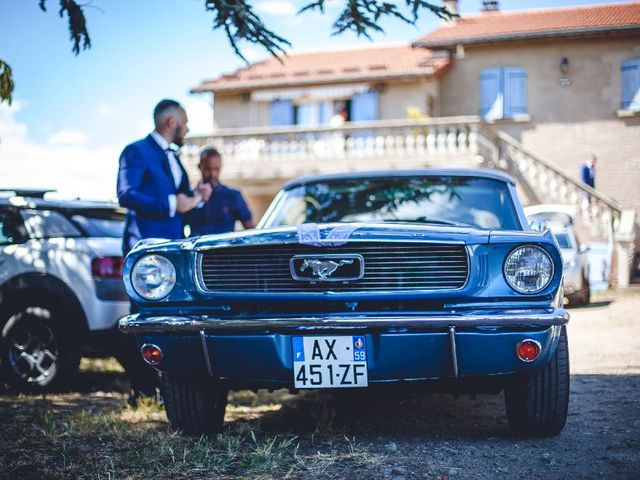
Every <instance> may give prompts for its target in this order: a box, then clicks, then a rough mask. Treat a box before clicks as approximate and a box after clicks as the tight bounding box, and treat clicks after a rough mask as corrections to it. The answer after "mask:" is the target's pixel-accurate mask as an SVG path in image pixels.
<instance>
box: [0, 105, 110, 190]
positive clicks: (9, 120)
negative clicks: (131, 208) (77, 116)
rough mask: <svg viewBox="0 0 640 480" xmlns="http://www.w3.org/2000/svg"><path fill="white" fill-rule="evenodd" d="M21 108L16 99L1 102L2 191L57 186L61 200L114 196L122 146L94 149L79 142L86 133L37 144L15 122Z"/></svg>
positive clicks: (70, 133)
mask: <svg viewBox="0 0 640 480" xmlns="http://www.w3.org/2000/svg"><path fill="white" fill-rule="evenodd" d="M20 108H21V104H20V103H19V102H17V101H16V102H14V104H13V106H11V107H9V106H7V105H6V104H0V187H5V188H6V187H9V188H17V187H23V188H54V189H56V190H57V191H58V195H57V196H58V197H60V198H76V197H80V198H85V199H94V200H111V199H113V198H114V197H115V184H116V174H117V171H118V156H119V154H120V150H121V146H103V147H99V148H90V147H88V146H86V145H83V144H82V143H78V141H79V140H86V135H84V134H83V133H82V132H75V131H71V130H66V131H60V132H58V133H57V134H54V135H52V136H51V138H50V140H53V142H50V143H46V144H44V143H37V142H34V141H33V140H31V139H30V138H29V134H28V131H27V127H26V125H25V124H24V123H20V122H19V121H18V120H17V118H16V114H17V113H18V111H19V110H20ZM78 134H81V135H78ZM74 142H75V143H74Z"/></svg>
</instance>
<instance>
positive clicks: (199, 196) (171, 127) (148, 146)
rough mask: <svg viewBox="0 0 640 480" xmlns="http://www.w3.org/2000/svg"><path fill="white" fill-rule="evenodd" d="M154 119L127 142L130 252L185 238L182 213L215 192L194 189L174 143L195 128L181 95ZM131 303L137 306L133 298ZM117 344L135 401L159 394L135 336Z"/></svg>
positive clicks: (124, 190)
mask: <svg viewBox="0 0 640 480" xmlns="http://www.w3.org/2000/svg"><path fill="white" fill-rule="evenodd" d="M153 121H154V125H155V129H154V131H153V132H151V134H149V135H148V136H147V137H146V138H143V139H142V140H138V141H137V142H134V143H132V144H130V145H127V146H126V147H125V149H124V150H123V152H122V154H121V155H120V166H119V170H118V200H119V201H120V205H122V206H123V207H126V208H127V209H128V211H127V216H126V219H125V232H124V239H123V251H124V254H125V255H126V254H127V253H129V251H130V250H131V249H132V248H133V247H134V245H135V244H136V243H137V242H138V241H139V240H141V239H143V238H152V237H157V238H168V239H177V238H183V236H184V232H183V229H184V225H183V218H182V215H183V214H184V213H186V212H188V211H189V210H191V209H192V208H194V207H196V206H197V205H199V204H201V203H202V202H204V201H206V200H208V198H209V196H210V195H211V186H210V185H199V186H198V188H197V189H196V190H193V191H192V190H191V187H190V185H189V179H188V177H187V172H186V171H185V169H184V167H183V166H182V163H180V159H179V158H178V155H177V149H174V145H175V146H177V147H181V146H182V145H183V144H184V138H185V135H186V134H187V132H188V131H189V129H188V128H187V121H188V119H187V112H186V111H185V110H184V108H183V107H182V106H181V105H180V104H179V103H178V102H176V101H175V100H161V101H160V102H159V103H158V104H157V105H156V107H155V109H154V111H153ZM131 309H132V312H134V311H135V310H136V306H135V305H134V304H133V303H132V306H131ZM116 349H117V352H116V355H117V357H118V360H120V362H121V363H122V365H123V366H124V368H125V370H126V372H127V376H128V377H129V382H130V384H131V389H132V392H131V395H130V397H129V403H130V404H131V405H132V406H135V405H137V401H138V399H139V398H140V397H151V398H156V395H157V392H156V387H157V386H158V376H157V373H156V371H155V370H153V369H152V368H151V367H150V366H148V365H147V364H145V363H144V361H143V360H142V357H141V355H140V352H139V351H138V346H137V344H136V343H135V340H133V341H132V339H131V337H130V336H128V335H125V336H124V337H123V336H122V334H120V337H119V339H118V340H117V345H116Z"/></svg>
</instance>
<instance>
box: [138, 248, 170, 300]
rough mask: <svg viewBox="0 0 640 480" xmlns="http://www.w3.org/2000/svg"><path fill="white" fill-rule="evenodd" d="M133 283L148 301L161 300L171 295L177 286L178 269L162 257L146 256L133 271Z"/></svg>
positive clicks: (139, 293)
mask: <svg viewBox="0 0 640 480" xmlns="http://www.w3.org/2000/svg"><path fill="white" fill-rule="evenodd" d="M131 283H132V285H133V288H134V290H135V291H136V293H137V294H138V295H140V296H141V297H142V298H144V299H146V300H160V299H161V298H164V297H166V296H167V295H169V292H171V290H172V289H173V286H174V285H175V284H176V269H175V267H174V266H173V264H172V263H171V262H170V261H169V260H167V259H166V258H165V257H163V256H161V255H146V256H144V257H142V258H141V259H140V260H138V261H137V262H136V264H135V265H134V266H133V269H132V270H131Z"/></svg>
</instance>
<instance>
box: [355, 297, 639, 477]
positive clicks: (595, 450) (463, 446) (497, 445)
mask: <svg viewBox="0 0 640 480" xmlns="http://www.w3.org/2000/svg"><path fill="white" fill-rule="evenodd" d="M594 300H595V302H594V303H593V304H592V305H591V306H589V307H586V308H574V309H571V310H570V312H571V321H570V323H569V327H568V335H569V350H570V359H571V373H572V375H571V398H570V403H569V418H568V421H567V425H566V427H565V429H564V430H563V431H562V433H561V434H560V435H559V436H557V437H555V438H551V439H521V438H513V437H510V435H509V433H508V430H507V424H506V420H505V418H504V407H503V397H502V395H500V396H499V397H498V396H478V397H477V399H469V397H466V398H458V399H453V398H452V397H451V396H445V395H430V396H426V397H424V398H421V399H419V400H414V401H413V402H414V403H412V404H405V405H403V406H402V407H400V408H398V409H394V411H393V412H380V415H381V416H380V417H377V418H378V420H376V422H375V423H376V424H377V425H376V426H374V429H376V430H378V431H379V432H382V431H384V432H385V435H382V436H379V437H377V438H376V439H371V440H373V441H374V442H375V443H374V450H375V449H377V451H379V452H380V453H381V452H382V451H384V450H386V452H387V453H390V454H391V455H390V457H391V458H392V459H393V463H395V467H388V468H387V469H386V470H385V469H383V472H382V473H383V475H384V477H386V478H394V479H395V480H401V479H403V478H446V477H449V478H451V479H458V478H459V479H496V478H505V479H510V478H529V479H531V478H544V479H574V478H584V479H591V478H593V479H596V478H597V479H603V478H607V479H609V478H615V479H623V478H624V479H627V478H628V479H631V478H634V479H638V478H640V433H639V432H640V349H639V348H638V347H640V344H639V341H640V319H639V318H638V312H639V311H640V289H633V290H629V291H625V292H623V293H620V294H618V295H617V296H616V297H615V298H614V297H613V296H606V295H601V296H599V297H596V298H595V299H594ZM416 416H417V417H418V419H417V420H416V418H415V417H416ZM398 419H399V420H398ZM403 419H404V420H403ZM396 420H398V421H396ZM365 436H366V435H365ZM360 440H361V441H363V440H364V439H363V438H362V437H360ZM376 445H377V447H376Z"/></svg>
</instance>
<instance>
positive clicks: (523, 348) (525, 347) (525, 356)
mask: <svg viewBox="0 0 640 480" xmlns="http://www.w3.org/2000/svg"><path fill="white" fill-rule="evenodd" d="M541 350H542V348H541V347H540V344H539V343H538V342H536V341H535V340H523V341H522V342H520V343H519V344H518V346H517V347H516V352H517V353H518V358H519V359H520V360H522V361H523V362H533V361H534V360H535V359H536V358H538V355H540V351H541Z"/></svg>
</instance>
